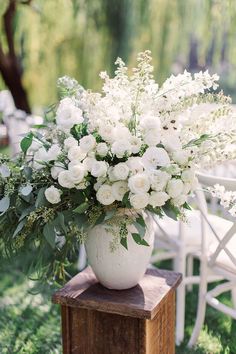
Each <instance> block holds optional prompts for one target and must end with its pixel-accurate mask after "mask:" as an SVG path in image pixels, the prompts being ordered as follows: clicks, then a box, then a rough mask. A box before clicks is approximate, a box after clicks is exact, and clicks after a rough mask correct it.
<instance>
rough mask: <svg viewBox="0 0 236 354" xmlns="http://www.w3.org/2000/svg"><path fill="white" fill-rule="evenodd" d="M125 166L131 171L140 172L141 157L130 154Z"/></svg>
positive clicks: (141, 167) (141, 166)
mask: <svg viewBox="0 0 236 354" xmlns="http://www.w3.org/2000/svg"><path fill="white" fill-rule="evenodd" d="M126 164H127V166H128V167H129V169H130V170H131V172H132V173H141V172H143V163H142V158H141V157H138V156H131V157H129V158H128V160H127V162H126Z"/></svg>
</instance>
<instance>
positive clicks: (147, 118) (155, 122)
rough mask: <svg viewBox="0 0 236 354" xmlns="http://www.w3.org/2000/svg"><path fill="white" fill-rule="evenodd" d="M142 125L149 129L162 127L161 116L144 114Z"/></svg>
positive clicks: (143, 127)
mask: <svg viewBox="0 0 236 354" xmlns="http://www.w3.org/2000/svg"><path fill="white" fill-rule="evenodd" d="M140 126H141V127H142V129H143V130H145V131H149V130H153V129H158V130H159V129H160V118H159V117H158V116H152V115H151V114H147V115H143V116H141V117H140Z"/></svg>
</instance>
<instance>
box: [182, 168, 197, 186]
mask: <svg viewBox="0 0 236 354" xmlns="http://www.w3.org/2000/svg"><path fill="white" fill-rule="evenodd" d="M194 177H195V173H194V171H193V170H191V169H189V170H185V171H183V172H182V174H181V179H182V181H184V182H185V183H191V182H192V181H193V180H194Z"/></svg>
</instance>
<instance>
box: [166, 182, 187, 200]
mask: <svg viewBox="0 0 236 354" xmlns="http://www.w3.org/2000/svg"><path fill="white" fill-rule="evenodd" d="M183 188H184V184H183V182H182V181H181V180H180V179H175V178H172V179H171V180H170V181H169V182H168V184H167V188H166V191H167V193H168V194H169V196H170V197H171V198H176V197H178V196H179V195H180V194H181V193H182V192H183Z"/></svg>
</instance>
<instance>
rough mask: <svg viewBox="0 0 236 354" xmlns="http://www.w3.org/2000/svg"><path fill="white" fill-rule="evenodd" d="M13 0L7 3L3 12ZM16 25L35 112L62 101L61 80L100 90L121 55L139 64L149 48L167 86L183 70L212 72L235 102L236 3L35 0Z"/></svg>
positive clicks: (0, 4)
mask: <svg viewBox="0 0 236 354" xmlns="http://www.w3.org/2000/svg"><path fill="white" fill-rule="evenodd" d="M8 1H9V0H1V2H0V14H2V13H3V12H4V9H5V7H6V4H7V3H8ZM14 25H15V41H16V48H17V50H18V53H19V57H20V60H21V61H22V64H23V68H24V73H23V81H24V84H25V86H26V88H27V91H28V93H29V96H30V101H31V104H32V105H33V106H34V107H35V106H45V105H48V104H50V103H52V102H54V101H55V99H56V79H57V77H59V76H62V75H65V74H67V75H71V76H73V77H75V78H76V79H77V80H78V81H79V82H80V83H81V84H82V85H84V86H85V87H91V88H92V89H97V88H99V87H100V85H101V81H100V80H99V78H98V73H99V72H100V71H101V70H104V69H106V70H107V71H108V72H111V71H112V69H113V68H114V67H113V62H114V60H115V58H116V57H117V56H121V57H122V58H123V59H125V60H127V61H128V63H129V64H131V65H132V64H133V61H134V58H135V56H136V54H137V52H139V51H141V50H144V49H151V50H152V52H153V57H154V65H155V70H156V71H155V74H156V76H157V78H158V79H159V81H160V82H162V81H163V79H164V78H166V76H167V75H169V74H170V73H171V72H174V73H177V72H179V71H183V69H184V68H187V69H189V70H191V71H196V70H200V69H206V68H208V67H209V68H210V69H211V71H217V72H219V74H221V75H222V84H223V87H224V88H225V89H226V92H229V93H231V94H233V95H235V96H236V90H235V82H236V75H235V70H234V69H235V64H236V45H235V44H236V36H235V30H236V1H234V0H224V1H222V0H188V1H186V0H119V1H117V0H47V1H45V0H32V2H31V6H23V5H19V6H18V7H17V16H16V18H15V23H14ZM5 46H6V43H5ZM0 87H1V88H2V87H3V83H0Z"/></svg>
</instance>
